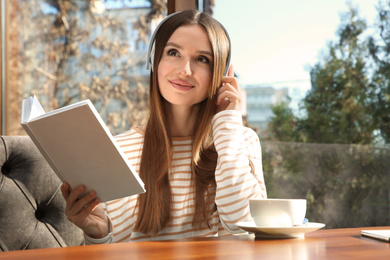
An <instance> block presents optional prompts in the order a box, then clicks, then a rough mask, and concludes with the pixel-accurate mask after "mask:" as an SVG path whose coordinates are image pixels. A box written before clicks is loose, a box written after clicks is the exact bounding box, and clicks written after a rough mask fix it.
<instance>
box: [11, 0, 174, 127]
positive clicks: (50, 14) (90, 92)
mask: <svg viewBox="0 0 390 260" xmlns="http://www.w3.org/2000/svg"><path fill="white" fill-rule="evenodd" d="M106 2H107V1H106ZM145 2H146V3H148V2H149V3H150V7H139V8H133V9H130V8H121V9H110V10H108V9H105V6H104V3H103V1H102V0H91V1H80V0H46V1H44V0H34V1H20V0H18V4H17V6H18V9H17V10H15V14H16V17H17V22H18V23H20V25H21V26H19V27H20V28H21V41H20V42H21V46H20V49H21V50H23V51H20V52H18V53H17V54H16V55H15V57H11V59H14V60H17V61H18V63H19V73H20V77H18V80H19V83H18V86H19V96H20V100H19V102H21V99H22V98H25V97H26V96H29V95H33V94H36V95H37V96H38V98H39V99H40V101H41V102H42V103H43V105H44V106H45V109H46V110H47V111H50V110H53V109H56V108H58V107H62V106H66V105H68V104H70V103H74V102H76V101H78V100H82V99H86V98H88V99H91V101H92V102H93V103H94V105H95V106H96V107H97V109H98V111H99V113H100V114H101V115H102V117H103V119H104V120H105V121H106V123H107V125H108V126H109V128H110V129H111V131H112V132H113V133H118V132H122V131H124V130H126V129H128V128H129V126H131V125H134V124H142V123H143V122H144V120H145V118H146V114H147V112H148V106H147V86H148V80H149V79H148V72H147V71H144V70H143V68H144V66H145V57H146V50H145V49H146V47H145V46H147V41H148V39H147V36H148V35H149V34H150V23H151V21H152V20H154V19H161V17H162V15H163V13H164V12H166V1H163V0H149V1H145ZM20 131H21V132H22V130H21V129H20ZM12 134H17V133H12Z"/></svg>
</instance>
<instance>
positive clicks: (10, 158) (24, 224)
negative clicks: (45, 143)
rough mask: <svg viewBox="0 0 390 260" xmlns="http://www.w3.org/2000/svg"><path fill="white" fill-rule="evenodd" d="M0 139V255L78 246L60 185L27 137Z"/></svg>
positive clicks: (76, 231) (79, 236)
mask: <svg viewBox="0 0 390 260" xmlns="http://www.w3.org/2000/svg"><path fill="white" fill-rule="evenodd" d="M0 138H1V139H0V168H1V172H0V251H10V250H23V249H32V248H47V247H66V246H77V245H82V244H83V243H84V238H83V234H82V231H81V230H80V229H78V228H77V227H76V226H74V225H73V224H72V223H71V222H69V221H68V220H67V218H66V216H65V214H64V209H65V201H64V199H63V197H62V195H61V191H60V186H61V181H60V180H59V178H58V177H57V175H56V174H55V173H54V172H53V170H52V169H51V168H50V166H49V165H48V164H47V162H46V160H45V159H44V158H43V156H42V155H41V153H40V152H39V150H38V149H37V148H36V147H35V145H34V143H33V142H32V141H31V139H30V137H28V136H1V137H0Z"/></svg>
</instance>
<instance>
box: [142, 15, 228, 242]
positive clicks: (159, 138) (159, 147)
mask: <svg viewBox="0 0 390 260" xmlns="http://www.w3.org/2000/svg"><path fill="white" fill-rule="evenodd" d="M185 24H198V25H201V26H202V27H203V28H204V29H205V30H206V32H207V35H208V38H209V40H210V44H211V47H212V50H213V55H214V63H213V64H214V65H213V78H212V83H211V87H210V88H209V91H208V97H207V98H206V99H205V100H204V101H202V102H201V103H200V104H199V112H198V117H197V120H196V124H195V128H194V131H193V133H192V142H193V146H192V155H193V158H192V163H191V167H192V173H193V174H192V176H193V177H192V182H193V185H194V187H195V191H196V199H195V214H194V219H193V225H194V226H198V227H199V226H200V225H201V224H202V223H205V224H206V225H207V226H209V228H210V224H209V223H210V219H209V218H210V216H211V214H210V211H212V210H215V205H214V197H215V194H209V188H212V187H215V168H216V163H217V153H216V150H215V147H214V144H213V139H212V129H211V119H212V117H213V116H214V115H215V113H216V105H215V103H216V93H217V91H218V87H219V86H220V84H221V80H222V76H223V73H224V70H225V67H226V63H227V58H228V52H229V48H230V46H229V40H228V37H227V35H226V33H225V31H224V29H223V28H222V27H221V25H220V24H219V22H217V21H216V20H215V19H213V18H212V17H211V16H209V15H208V14H205V13H200V12H199V11H197V10H186V11H182V12H180V13H177V14H175V15H173V16H172V17H170V18H169V19H167V20H166V21H164V22H163V24H161V26H160V28H159V29H158V32H157V34H156V42H155V53H154V63H153V65H152V66H153V69H152V72H151V73H150V89H149V105H150V115H149V119H148V122H147V125H146V129H145V140H144V145H143V151H142V156H141V164H140V171H139V173H140V177H141V178H142V180H143V181H144V183H145V188H146V193H144V194H141V195H140V196H139V198H138V203H137V207H138V217H137V221H136V224H135V228H134V230H135V231H139V232H142V233H145V234H148V233H152V235H156V234H157V233H158V232H159V231H161V230H162V229H163V228H164V227H165V226H166V225H167V223H168V222H169V220H170V210H171V190H170V183H169V169H171V166H172V165H171V164H172V160H173V158H172V156H173V145H172V141H171V135H170V129H169V125H168V123H167V122H169V120H168V118H167V117H168V113H167V111H166V107H165V105H164V102H163V98H162V96H161V94H160V91H159V87H158V81H157V71H158V64H159V62H160V60H161V57H162V54H163V50H164V48H165V45H166V43H167V41H168V39H169V38H170V37H171V35H172V34H173V32H174V31H175V30H176V29H177V28H178V27H180V26H182V25H185Z"/></svg>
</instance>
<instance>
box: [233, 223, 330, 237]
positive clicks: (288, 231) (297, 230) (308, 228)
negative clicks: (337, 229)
mask: <svg viewBox="0 0 390 260" xmlns="http://www.w3.org/2000/svg"><path fill="white" fill-rule="evenodd" d="M236 225H237V227H239V228H241V229H243V230H245V231H248V232H251V233H255V236H256V237H258V238H295V237H303V236H304V234H305V233H308V232H313V231H316V230H318V229H320V228H323V227H325V224H322V223H314V222H308V223H306V224H304V225H302V226H294V227H258V226H256V224H255V223H254V222H239V223H237V224H236Z"/></svg>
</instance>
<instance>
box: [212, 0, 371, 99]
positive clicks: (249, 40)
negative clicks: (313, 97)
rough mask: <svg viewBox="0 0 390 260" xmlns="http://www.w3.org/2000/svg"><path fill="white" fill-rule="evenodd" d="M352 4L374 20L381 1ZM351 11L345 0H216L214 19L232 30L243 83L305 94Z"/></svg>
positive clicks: (237, 68) (234, 61) (234, 60)
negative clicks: (343, 15) (313, 71)
mask: <svg viewBox="0 0 390 260" xmlns="http://www.w3.org/2000/svg"><path fill="white" fill-rule="evenodd" d="M237 2H239V4H237ZM350 2H351V3H352V4H353V5H355V6H357V7H358V9H359V14H360V17H362V18H365V19H366V21H367V22H368V24H372V23H373V21H374V19H375V17H376V6H377V4H378V0H350ZM347 11H348V5H347V1H345V0H241V1H237V0H215V7H214V14H213V17H214V18H216V19H217V20H218V21H220V22H221V23H222V24H223V25H224V26H225V27H226V29H227V31H228V32H229V35H230V38H231V41H232V62H231V63H232V64H233V65H234V68H235V72H236V73H237V75H238V76H239V80H240V82H241V85H242V86H244V87H245V86H246V85H248V84H265V85H272V86H274V87H276V88H277V87H285V86H289V87H291V89H292V92H294V91H295V92H296V93H295V95H298V96H302V95H304V92H305V91H307V90H308V89H309V88H310V81H309V80H310V76H309V69H308V68H310V66H313V65H315V64H316V62H317V61H318V57H319V54H320V53H321V51H325V50H326V49H327V48H326V47H327V43H328V42H329V41H331V40H335V39H336V31H337V28H338V26H339V25H340V14H341V13H346V12H347ZM290 95H294V93H290ZM296 98H299V97H296Z"/></svg>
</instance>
